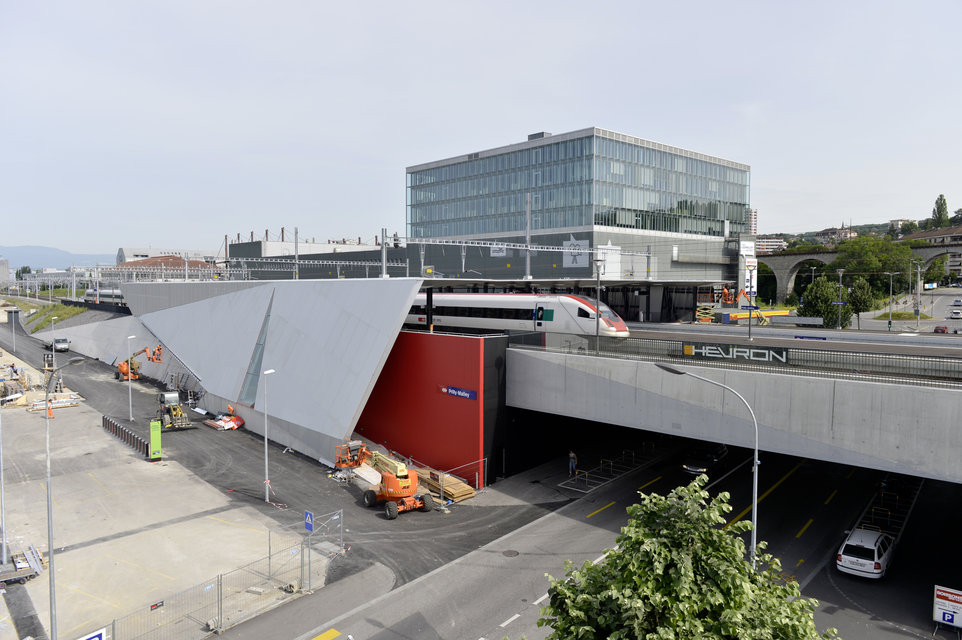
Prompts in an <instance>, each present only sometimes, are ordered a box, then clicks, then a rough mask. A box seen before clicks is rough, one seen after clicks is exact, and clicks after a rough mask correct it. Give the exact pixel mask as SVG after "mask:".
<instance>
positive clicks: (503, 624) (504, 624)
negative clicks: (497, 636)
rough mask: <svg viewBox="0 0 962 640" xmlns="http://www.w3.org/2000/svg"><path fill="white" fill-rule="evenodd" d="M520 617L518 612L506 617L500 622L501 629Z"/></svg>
mask: <svg viewBox="0 0 962 640" xmlns="http://www.w3.org/2000/svg"><path fill="white" fill-rule="evenodd" d="M520 617H521V614H520V613H516V614H514V615H513V616H511V617H510V618H508V619H507V620H505V621H504V622H502V623H501V628H502V629H503V628H504V627H506V626H508V625H509V624H511V623H512V622H514V621H515V620H517V619H518V618H520Z"/></svg>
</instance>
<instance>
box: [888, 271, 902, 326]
mask: <svg viewBox="0 0 962 640" xmlns="http://www.w3.org/2000/svg"><path fill="white" fill-rule="evenodd" d="M898 274H899V272H898V271H886V272H885V275H887V276H888V277H889V331H891V330H892V276H897V275H898Z"/></svg>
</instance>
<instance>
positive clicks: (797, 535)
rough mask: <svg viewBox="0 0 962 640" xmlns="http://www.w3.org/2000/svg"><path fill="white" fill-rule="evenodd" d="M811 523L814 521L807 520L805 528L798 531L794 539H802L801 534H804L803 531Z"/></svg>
mask: <svg viewBox="0 0 962 640" xmlns="http://www.w3.org/2000/svg"><path fill="white" fill-rule="evenodd" d="M813 522H815V521H814V520H812V519H811V518H809V519H808V522H806V523H805V526H804V527H802V529H801V531H799V532H798V533H796V534H795V537H796V538H801V537H802V534H803V533H805V529H808V527H809V525H810V524H812V523H813Z"/></svg>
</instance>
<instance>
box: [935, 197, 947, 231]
mask: <svg viewBox="0 0 962 640" xmlns="http://www.w3.org/2000/svg"><path fill="white" fill-rule="evenodd" d="M947 226H949V205H948V203H947V202H946V201H945V195H943V194H941V193H940V194H939V197H938V198H936V199H935V206H934V207H932V228H933V229H938V228H941V227H947Z"/></svg>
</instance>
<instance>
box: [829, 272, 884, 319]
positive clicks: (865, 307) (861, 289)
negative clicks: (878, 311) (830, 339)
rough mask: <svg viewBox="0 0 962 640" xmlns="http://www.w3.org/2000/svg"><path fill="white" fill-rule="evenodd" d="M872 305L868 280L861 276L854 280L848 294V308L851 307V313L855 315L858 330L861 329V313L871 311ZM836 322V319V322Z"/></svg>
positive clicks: (872, 297)
mask: <svg viewBox="0 0 962 640" xmlns="http://www.w3.org/2000/svg"><path fill="white" fill-rule="evenodd" d="M874 304H875V296H874V294H873V293H872V287H871V285H869V283H868V280H866V279H865V278H862V277H861V276H860V277H858V278H855V282H854V283H853V284H852V291H851V292H850V294H849V306H851V307H852V313H854V314H855V317H856V319H857V321H858V328H859V329H861V328H862V313H863V312H865V311H871V310H872V306H873V305H874ZM836 313H837V312H836ZM837 321H838V319H837V317H836V322H837Z"/></svg>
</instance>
